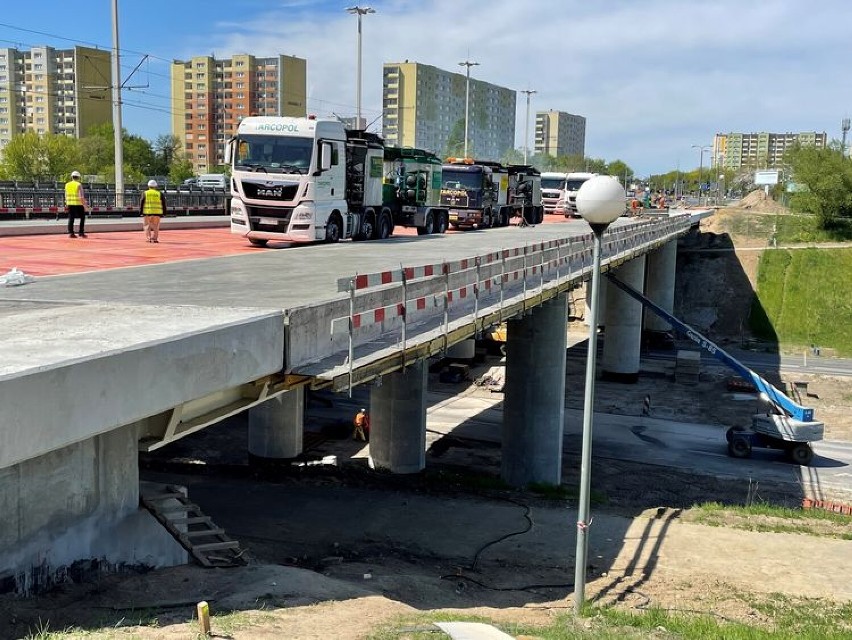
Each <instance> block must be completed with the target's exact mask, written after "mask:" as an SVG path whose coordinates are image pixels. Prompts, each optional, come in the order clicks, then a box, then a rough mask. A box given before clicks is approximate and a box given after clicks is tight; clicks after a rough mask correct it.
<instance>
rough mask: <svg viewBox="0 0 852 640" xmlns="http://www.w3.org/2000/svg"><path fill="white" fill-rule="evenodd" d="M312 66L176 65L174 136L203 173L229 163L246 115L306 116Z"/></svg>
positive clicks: (265, 62)
mask: <svg viewBox="0 0 852 640" xmlns="http://www.w3.org/2000/svg"><path fill="white" fill-rule="evenodd" d="M306 101H307V62H306V61H305V60H304V58H297V57H295V56H282V55H279V56H273V57H271V58H256V57H255V56H252V55H248V54H241V55H236V56H234V57H232V58H227V59H222V60H218V59H216V58H213V57H211V56H198V57H194V58H192V59H191V60H188V61H186V62H183V61H179V60H175V61H174V62H173V63H172V134H173V135H174V136H176V137H177V138H178V139H179V140H180V141H181V142H182V143H183V148H184V150H185V151H186V153H187V156H188V157H189V158H190V160H191V161H192V165H193V168H194V169H195V171H196V172H197V173H206V172H208V171H209V170H210V169H211V168H212V167H215V166H216V165H221V164H222V163H223V162H224V161H225V157H224V149H225V142H226V141H227V140H228V139H229V138H230V137H231V136H232V135H233V134H234V133H235V132H236V129H237V126H238V125H239V123H240V120H242V119H243V118H245V117H246V116H292V117H304V116H305V115H306V113H307V112H306V106H305V104H306Z"/></svg>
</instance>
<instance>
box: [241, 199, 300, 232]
mask: <svg viewBox="0 0 852 640" xmlns="http://www.w3.org/2000/svg"><path fill="white" fill-rule="evenodd" d="M246 209H247V211H248V217H249V227H250V228H251V229H252V230H253V231H277V232H279V233H285V232H286V231H287V229H288V227H289V226H290V218H291V216H292V215H293V208H292V207H276V208H272V207H253V206H251V205H247V206H246Z"/></svg>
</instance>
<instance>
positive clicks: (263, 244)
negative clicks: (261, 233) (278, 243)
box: [249, 238, 269, 247]
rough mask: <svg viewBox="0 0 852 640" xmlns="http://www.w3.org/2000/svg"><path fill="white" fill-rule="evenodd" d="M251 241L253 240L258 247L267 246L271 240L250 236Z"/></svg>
mask: <svg viewBox="0 0 852 640" xmlns="http://www.w3.org/2000/svg"><path fill="white" fill-rule="evenodd" d="M249 242H251V243H252V244H253V245H254V246H256V247H265V246H266V245H267V243H269V240H260V239H258V238H249Z"/></svg>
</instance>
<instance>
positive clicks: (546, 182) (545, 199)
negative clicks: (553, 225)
mask: <svg viewBox="0 0 852 640" xmlns="http://www.w3.org/2000/svg"><path fill="white" fill-rule="evenodd" d="M567 177H568V174H567V173H556V172H553V171H544V172H542V174H541V204H542V205H543V206H544V212H545V213H558V214H563V213H565V212H564V211H562V209H558V208H557V205H560V206H561V202H563V201H564V196H565V180H566V178H567Z"/></svg>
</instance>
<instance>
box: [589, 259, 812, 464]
mask: <svg viewBox="0 0 852 640" xmlns="http://www.w3.org/2000/svg"><path fill="white" fill-rule="evenodd" d="M606 276H607V278H608V279H609V281H610V282H612V283H613V284H614V285H615V286H617V287H618V288H619V289H621V290H622V291H624V292H625V293H626V294H627V295H629V296H630V297H632V298H633V299H634V300H636V301H638V302H640V303H641V304H642V305H643V306H644V307H645V308H646V309H650V310H651V311H653V312H654V313H656V314H657V315H658V316H659V317H660V318H662V319H663V320H665V321H666V322H668V323H669V324H670V325H671V326H672V328H673V329H674V330H675V331H677V332H678V333H680V334H682V335H683V336H684V337H686V338H688V339H690V340H692V341H693V342H694V343H695V344H696V345H698V346H699V347H701V348H702V349H703V350H704V351H706V352H707V353H709V354H710V355H712V356H713V357H714V358H716V359H717V360H719V361H720V362H722V363H723V364H726V365H727V366H729V367H730V368H731V369H733V370H734V371H736V372H737V374H739V375H740V376H741V377H742V378H743V379H744V380H746V381H748V382H751V383H752V384H753V385H754V386H755V387H756V388H757V391H758V393H759V394H760V397H761V398H762V399H763V400H765V401H767V402H768V403H769V405H770V407H771V411H770V412H768V413H766V414H762V413H760V414H756V415H754V416H753V417H752V424H751V427H750V428H746V427H731V428H730V429H728V431H727V433H726V434H725V437H726V439H727V440H728V453H729V454H730V455H732V456H733V457H735V458H748V457H749V456H750V455H751V450H752V447H764V448H768V449H780V450H781V451H784V452H785V453H786V454H787V456H788V457H789V458H790V459H791V460H792V461H793V462H795V463H797V464H801V465H808V464H810V462H811V460H812V459H813V455H814V452H813V449H812V448H811V444H810V443H811V442H815V441H817V440H822V439H823V435H824V432H825V425H824V424H823V423H822V422H817V421H815V420H814V410H813V409H812V408H810V407H803V406H802V405H800V404H798V403H797V402H795V401H794V400H793V399H792V398H789V397H787V396H786V395H785V394H784V393H782V392H781V391H779V390H778V389H777V388H776V387H774V386H772V385H771V384H770V383H769V382H767V381H766V380H764V379H763V378H761V377H760V376H759V375H757V374H756V373H755V372H754V371H752V370H751V369H749V368H748V367H746V366H745V365H744V364H743V363H742V362H740V361H739V360H737V359H736V358H734V357H733V356H731V355H730V354H729V353H728V352H726V351H725V350H724V349H722V348H721V347H719V346H718V345H716V344H715V343H713V342H712V341H710V340H708V339H707V338H705V337H704V336H703V335H701V334H700V333H699V332H698V331H696V330H695V329H693V328H692V327H690V326H689V325H688V324H686V323H684V322H681V321H680V320H678V319H677V318H675V317H674V316H673V315H672V314H670V313H669V312H668V311H666V310H665V309H663V308H662V307H660V306H659V305H657V304H655V303H654V302H652V301H651V300H649V299H648V298H646V297H645V296H643V295H642V294H641V293H639V292H638V291H636V289H634V288H633V287H631V286H630V285H628V284H625V283H623V282H621V281H620V280H619V279H618V278H616V277H615V276H614V275H613V274H612V273H607V274H606Z"/></svg>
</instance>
